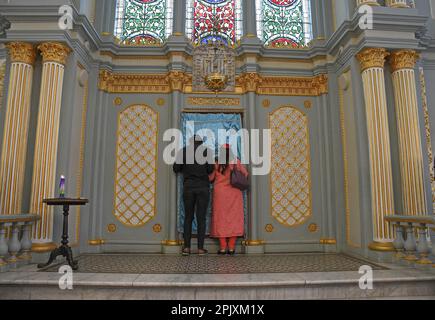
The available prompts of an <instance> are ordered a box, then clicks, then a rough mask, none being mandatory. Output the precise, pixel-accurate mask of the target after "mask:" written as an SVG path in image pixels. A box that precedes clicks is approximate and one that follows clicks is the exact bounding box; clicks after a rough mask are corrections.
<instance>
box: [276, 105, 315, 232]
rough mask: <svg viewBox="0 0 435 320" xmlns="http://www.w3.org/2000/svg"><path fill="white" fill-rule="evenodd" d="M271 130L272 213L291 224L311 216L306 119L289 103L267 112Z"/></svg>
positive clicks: (292, 225) (308, 142)
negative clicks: (287, 105) (288, 105)
mask: <svg viewBox="0 0 435 320" xmlns="http://www.w3.org/2000/svg"><path fill="white" fill-rule="evenodd" d="M269 121H270V129H271V131H272V172H271V180H270V184H271V204H272V216H273V217H274V218H275V219H276V220H277V221H278V222H280V223H281V224H283V225H285V226H288V227H295V226H298V225H300V224H303V223H304V222H306V221H307V219H308V218H309V217H310V216H311V172H310V171H311V164H310V161H311V160H310V139H309V129H308V119H307V117H306V115H305V114H303V113H302V112H300V111H298V110H297V109H295V108H293V107H282V108H280V109H278V110H277V111H275V112H273V113H271V114H270V117H269Z"/></svg>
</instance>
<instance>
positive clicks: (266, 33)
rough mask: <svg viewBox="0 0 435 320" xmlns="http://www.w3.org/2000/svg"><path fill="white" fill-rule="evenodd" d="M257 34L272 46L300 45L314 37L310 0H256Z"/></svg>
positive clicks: (305, 43)
mask: <svg viewBox="0 0 435 320" xmlns="http://www.w3.org/2000/svg"><path fill="white" fill-rule="evenodd" d="M256 6H257V29H258V30H257V35H258V37H259V38H260V39H262V40H263V41H264V43H265V45H270V46H272V47H299V46H305V45H307V44H308V43H309V42H310V41H311V40H312V38H313V36H312V25H311V4H310V0H256Z"/></svg>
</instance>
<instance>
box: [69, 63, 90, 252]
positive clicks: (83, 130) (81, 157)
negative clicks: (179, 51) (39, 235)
mask: <svg viewBox="0 0 435 320" xmlns="http://www.w3.org/2000/svg"><path fill="white" fill-rule="evenodd" d="M78 67H79V68H80V69H81V70H85V69H84V68H83V67H82V66H80V65H79V66H78ZM88 97H89V80H88V79H86V82H85V84H84V86H83V101H82V114H81V127H80V149H79V168H78V171H77V178H76V197H77V198H80V197H81V196H82V186H83V168H84V163H85V142H86V116H87V112H88ZM80 221H81V206H78V207H77V221H76V241H75V243H74V244H73V245H72V246H75V245H79V244H80Z"/></svg>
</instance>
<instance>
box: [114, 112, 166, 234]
mask: <svg viewBox="0 0 435 320" xmlns="http://www.w3.org/2000/svg"><path fill="white" fill-rule="evenodd" d="M157 123H158V115H157V113H155V112H154V111H153V110H152V109H150V108H149V107H147V106H143V105H136V106H131V107H129V108H128V109H126V110H125V111H123V112H122V113H121V114H120V115H119V120H118V143H117V152H116V153H117V154H116V159H117V161H116V162H117V164H116V182H115V209H114V214H115V216H116V218H117V219H118V220H119V221H120V222H121V223H123V224H124V225H126V226H129V227H140V226H143V225H145V224H146V223H147V222H149V221H150V220H151V219H152V218H153V217H154V215H155V209H156V208H155V200H156V169H157V167H156V166H157V163H156V155H157V131H158V129H157Z"/></svg>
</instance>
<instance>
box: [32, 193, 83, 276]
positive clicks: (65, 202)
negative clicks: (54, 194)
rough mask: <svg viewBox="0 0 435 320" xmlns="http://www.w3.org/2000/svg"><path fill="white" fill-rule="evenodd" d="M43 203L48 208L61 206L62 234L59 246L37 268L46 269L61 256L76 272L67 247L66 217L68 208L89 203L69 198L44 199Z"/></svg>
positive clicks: (75, 265) (74, 263) (76, 266)
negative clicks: (45, 261)
mask: <svg viewBox="0 0 435 320" xmlns="http://www.w3.org/2000/svg"><path fill="white" fill-rule="evenodd" d="M43 202H44V203H45V204H47V205H48V206H63V232H62V242H61V246H60V247H58V248H56V249H54V250H53V251H52V252H51V254H50V258H49V259H48V262H47V263H45V264H43V263H41V264H38V268H45V267H48V266H49V265H50V264H52V263H53V261H54V260H55V259H56V258H57V257H58V256H63V257H65V258H66V260H67V261H68V264H69V265H70V266H71V268H72V269H73V270H78V268H79V266H78V263H77V261H74V258H73V254H72V250H71V247H70V246H69V245H68V243H69V241H68V216H69V207H70V206H84V205H85V204H87V203H88V202H89V200H88V199H70V198H56V199H44V200H43Z"/></svg>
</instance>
